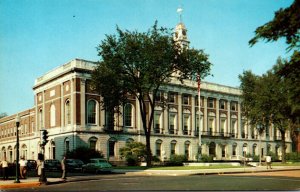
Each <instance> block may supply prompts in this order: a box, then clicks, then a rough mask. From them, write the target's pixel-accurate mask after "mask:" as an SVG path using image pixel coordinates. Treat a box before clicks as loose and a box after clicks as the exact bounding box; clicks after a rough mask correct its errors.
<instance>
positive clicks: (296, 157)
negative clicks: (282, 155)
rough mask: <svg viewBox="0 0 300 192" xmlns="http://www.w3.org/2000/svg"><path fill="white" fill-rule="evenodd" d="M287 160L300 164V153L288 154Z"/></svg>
mask: <svg viewBox="0 0 300 192" xmlns="http://www.w3.org/2000/svg"><path fill="white" fill-rule="evenodd" d="M286 160H287V161H291V162H300V153H299V152H293V153H287V154H286Z"/></svg>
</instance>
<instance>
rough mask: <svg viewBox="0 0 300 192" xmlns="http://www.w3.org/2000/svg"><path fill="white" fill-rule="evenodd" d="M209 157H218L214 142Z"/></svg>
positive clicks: (210, 146)
mask: <svg viewBox="0 0 300 192" xmlns="http://www.w3.org/2000/svg"><path fill="white" fill-rule="evenodd" d="M209 155H210V156H213V157H215V156H216V144H215V143H214V142H211V143H210V144H209Z"/></svg>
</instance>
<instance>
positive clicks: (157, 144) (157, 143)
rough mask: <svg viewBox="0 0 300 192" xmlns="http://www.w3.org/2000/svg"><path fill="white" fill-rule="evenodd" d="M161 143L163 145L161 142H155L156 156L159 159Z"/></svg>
mask: <svg viewBox="0 0 300 192" xmlns="http://www.w3.org/2000/svg"><path fill="white" fill-rule="evenodd" d="M161 143H162V141H161V140H157V141H156V142H155V155H156V156H157V157H161Z"/></svg>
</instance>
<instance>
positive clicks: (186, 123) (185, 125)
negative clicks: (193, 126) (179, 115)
mask: <svg viewBox="0 0 300 192" xmlns="http://www.w3.org/2000/svg"><path fill="white" fill-rule="evenodd" d="M189 127H190V115H187V114H185V115H183V134H184V135H188V132H189Z"/></svg>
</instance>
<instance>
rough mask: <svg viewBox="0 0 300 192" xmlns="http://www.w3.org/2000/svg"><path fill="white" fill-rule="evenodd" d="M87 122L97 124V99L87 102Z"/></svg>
mask: <svg viewBox="0 0 300 192" xmlns="http://www.w3.org/2000/svg"><path fill="white" fill-rule="evenodd" d="M87 123H88V124H96V101H95V100H89V101H88V104H87Z"/></svg>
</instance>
